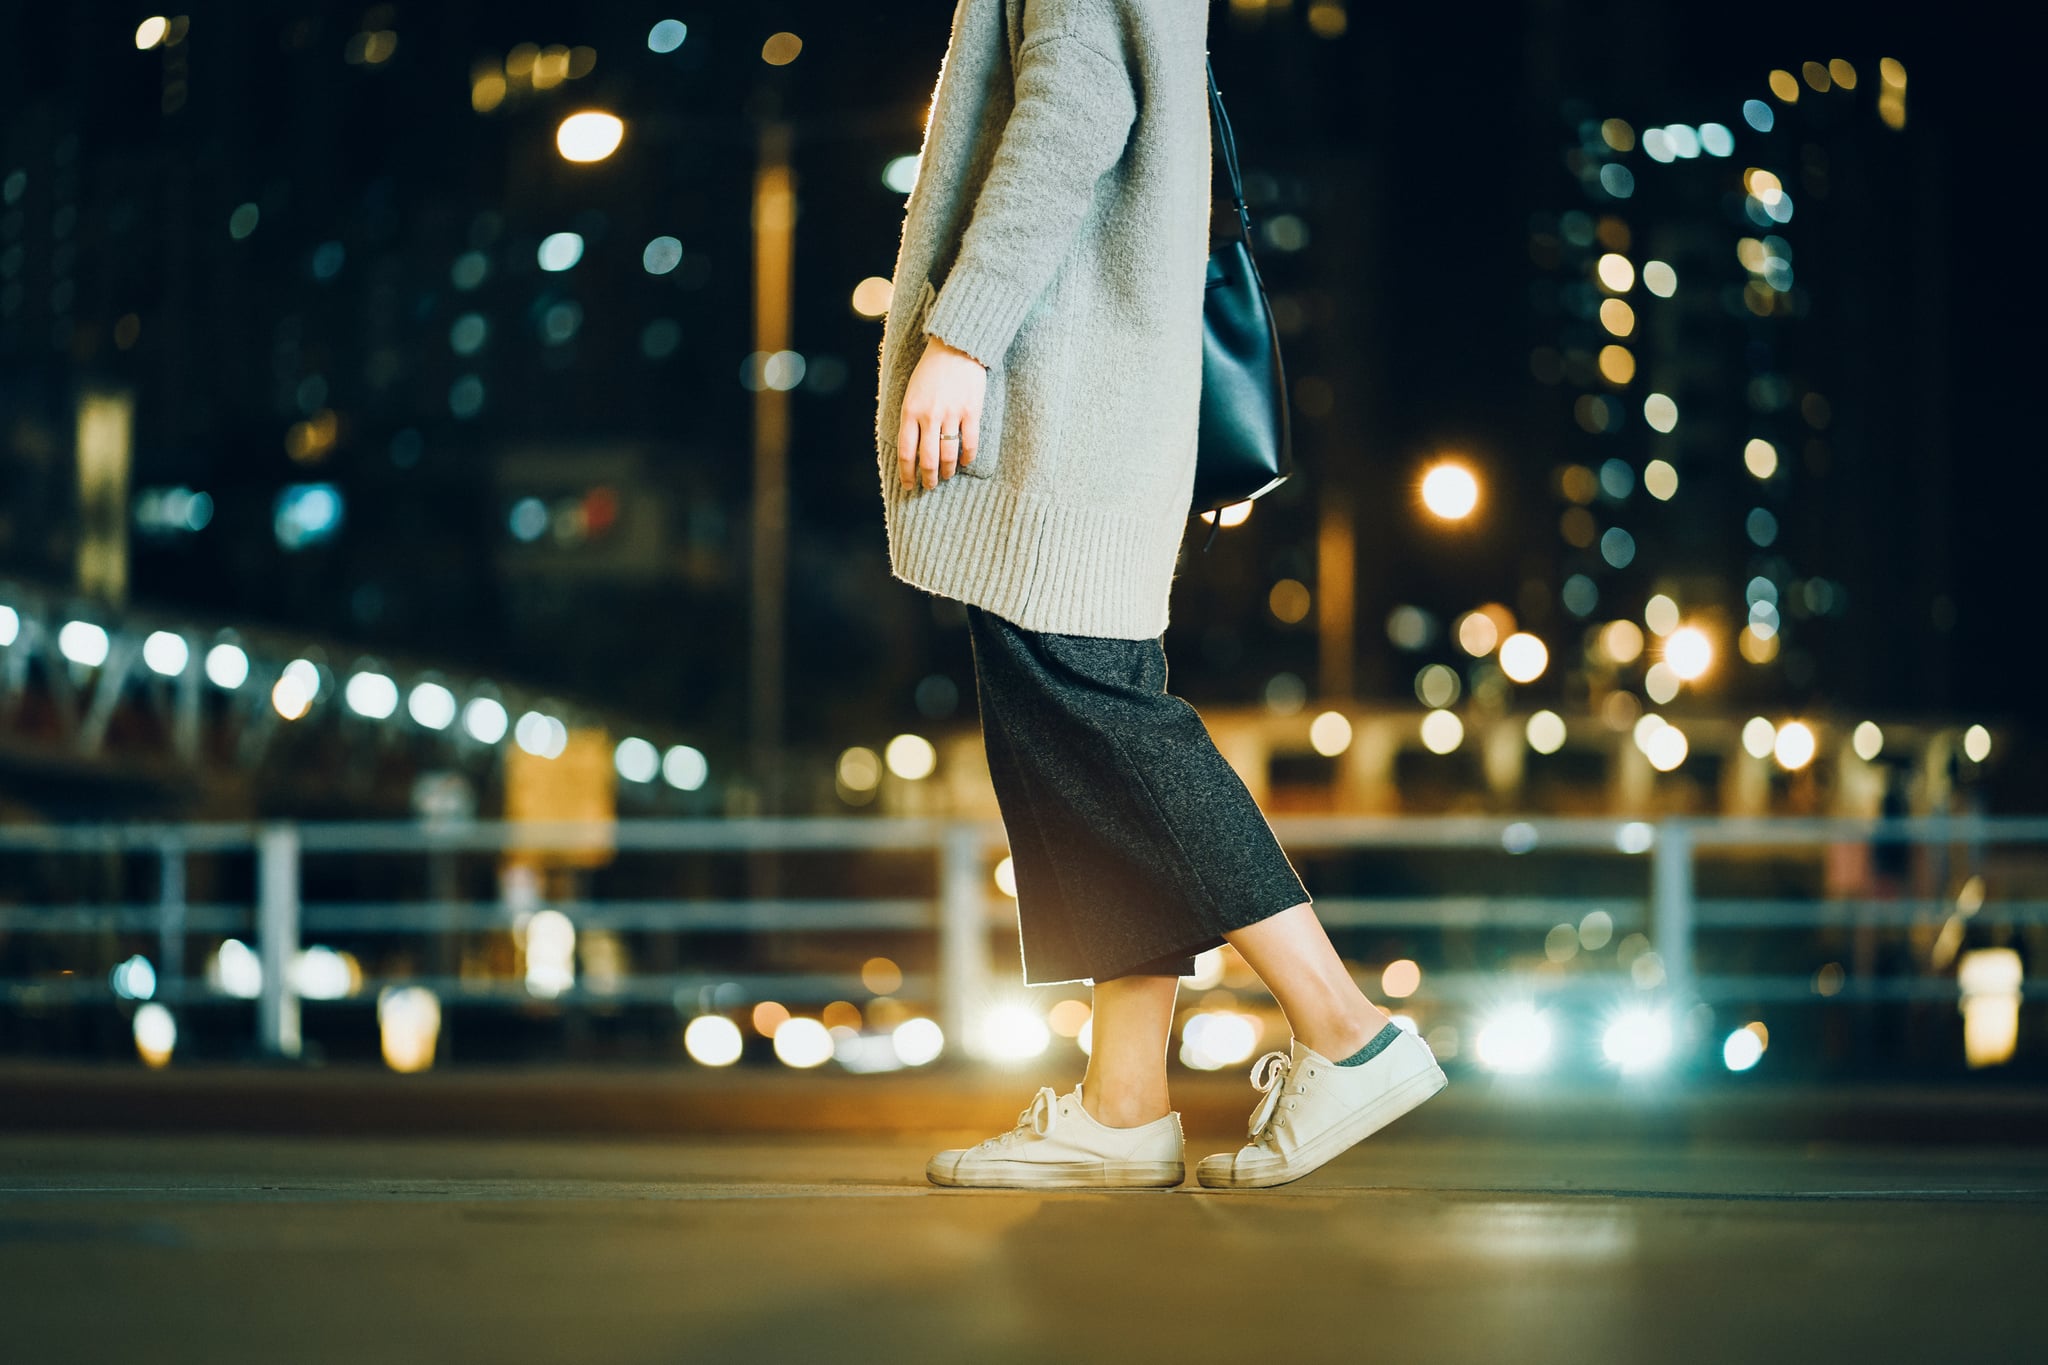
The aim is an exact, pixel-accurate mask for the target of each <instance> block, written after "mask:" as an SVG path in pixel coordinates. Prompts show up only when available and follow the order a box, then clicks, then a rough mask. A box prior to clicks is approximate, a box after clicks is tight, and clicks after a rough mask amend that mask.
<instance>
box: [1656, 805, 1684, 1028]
mask: <svg viewBox="0 0 2048 1365" xmlns="http://www.w3.org/2000/svg"><path fill="white" fill-rule="evenodd" d="M1692 853H1693V834H1692V826H1691V825H1689V824H1688V823H1686V822H1685V821H1684V820H1662V821H1659V822H1658V824H1657V837H1656V839H1655V841H1654V842H1653V843H1652V844H1651V846H1650V879H1651V890H1650V944H1651V946H1652V947H1653V948H1655V949H1656V952H1657V956H1658V958H1659V959H1660V960H1661V961H1662V962H1663V963H1664V983H1665V985H1666V986H1667V987H1668V988H1669V990H1670V992H1671V994H1672V996H1673V997H1674V998H1675V999H1677V1000H1678V1001H1679V1002H1680V1003H1681V1004H1684V1003H1689V1002H1690V1000H1691V998H1692V994H1693V965H1692V957H1693V954H1692V948H1693V943H1692V939H1693V894H1694V888H1693V859H1692Z"/></svg>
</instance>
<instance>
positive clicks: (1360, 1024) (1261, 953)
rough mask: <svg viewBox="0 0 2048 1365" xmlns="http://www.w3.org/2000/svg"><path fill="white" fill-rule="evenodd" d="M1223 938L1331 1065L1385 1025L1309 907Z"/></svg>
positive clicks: (1382, 1013) (1298, 1034)
mask: <svg viewBox="0 0 2048 1365" xmlns="http://www.w3.org/2000/svg"><path fill="white" fill-rule="evenodd" d="M1223 937H1224V939H1225V940H1226V941H1227V942H1228V943H1229V944H1230V945H1231V946H1232V947H1234V948H1236V949H1237V951H1238V952H1239V953H1241V954H1243V956H1244V960H1245V961H1246V962H1247V963H1249V964H1250V965H1251V969H1252V970H1253V971H1255V972H1257V973H1258V974H1259V979H1260V980H1261V981H1264V982H1265V983H1266V988H1267V989H1268V990H1270V991H1272V992H1273V998H1274V999H1275V1000H1278V1001H1279V1002H1280V1010H1281V1013H1283V1014H1285V1015H1286V1016H1287V1026H1288V1027H1289V1028H1291V1029H1292V1030H1294V1036H1295V1037H1296V1038H1299V1039H1300V1040H1301V1041H1302V1042H1303V1043H1305V1044H1306V1045H1308V1046H1309V1047H1312V1048H1314V1049H1315V1050H1316V1051H1317V1052H1320V1053H1321V1054H1322V1055H1323V1056H1325V1057H1328V1058H1329V1059H1330V1060H1331V1061H1333V1062H1337V1061H1342V1060H1343V1059H1344V1058H1346V1057H1349V1056H1350V1055H1351V1054H1352V1053H1354V1052H1356V1051H1358V1049H1360V1048H1362V1047H1364V1046H1365V1045H1366V1044H1367V1043H1368V1042H1370V1041H1371V1040H1372V1036H1373V1035H1374V1034H1375V1033H1378V1032H1379V1031H1380V1030H1381V1029H1382V1028H1384V1027H1385V1026H1386V1023H1387V1018H1388V1016H1387V1012H1386V1011H1385V1010H1383V1009H1381V1008H1380V1007H1379V1006H1377V1005H1375V1004H1373V1003H1372V1001H1370V1000H1368V999H1366V998H1365V993H1364V992H1363V991H1361V990H1359V989H1358V985H1357V983H1356V982H1354V981H1353V980H1352V979H1351V973H1349V972H1347V971H1346V970H1344V962H1343V959H1341V958H1339V957H1338V956H1337V950H1336V948H1335V947H1334V946H1332V945H1331V943H1330V936H1329V935H1328V934H1326V933H1324V932H1323V923H1322V921H1321V920H1319V919H1317V918H1316V913H1315V911H1314V909H1312V908H1311V907H1310V906H1309V905H1308V904H1306V903H1303V904H1301V905H1297V906H1295V907H1293V908H1292V909H1289V910H1282V911H1281V912H1280V913H1279V914H1277V915H1269V916H1267V917H1266V918H1265V919H1262V920H1260V921H1258V922H1257V923H1256V924H1248V925H1246V926H1245V927H1244V928H1242V929H1232V930H1230V931H1229V932H1228V933H1226V934H1224V935H1223Z"/></svg>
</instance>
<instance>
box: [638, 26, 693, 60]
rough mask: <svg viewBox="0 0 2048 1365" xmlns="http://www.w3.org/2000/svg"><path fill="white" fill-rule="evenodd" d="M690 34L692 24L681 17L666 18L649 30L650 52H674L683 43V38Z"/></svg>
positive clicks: (648, 42) (648, 48) (648, 47)
mask: <svg viewBox="0 0 2048 1365" xmlns="http://www.w3.org/2000/svg"><path fill="white" fill-rule="evenodd" d="M689 34H690V26H689V25H688V24H685V23H684V22H683V21H682V20H680V19H664V20H662V21H661V22H660V23H658V24H656V25H655V26H654V27H653V28H651V29H648V30H647V50H648V51H649V52H674V51H675V50H676V49H677V48H679V47H681V46H682V45H683V39H684V38H687V37H688V36H689Z"/></svg>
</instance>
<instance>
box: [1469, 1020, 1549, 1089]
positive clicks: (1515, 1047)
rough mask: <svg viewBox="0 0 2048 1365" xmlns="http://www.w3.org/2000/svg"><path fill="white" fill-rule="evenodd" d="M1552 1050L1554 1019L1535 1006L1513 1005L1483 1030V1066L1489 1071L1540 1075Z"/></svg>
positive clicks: (1485, 1024)
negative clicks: (1551, 1025) (1536, 1072)
mask: <svg viewBox="0 0 2048 1365" xmlns="http://www.w3.org/2000/svg"><path fill="white" fill-rule="evenodd" d="M1550 1048H1551V1028H1550V1018H1549V1016H1548V1015H1546V1014H1544V1013H1542V1012H1541V1011H1540V1010H1538V1009H1537V1008H1536V1007H1535V1006H1534V1005H1509V1006H1507V1007H1506V1008H1504V1009H1502V1010H1500V1011H1499V1012H1497V1013H1495V1014H1493V1015H1491V1016H1490V1017H1488V1018H1487V1019H1486V1021H1485V1022H1484V1023H1482V1024H1481V1025H1480V1026H1479V1064H1480V1065H1481V1066H1484V1067H1485V1068H1487V1070H1489V1071H1504V1072H1508V1073H1511V1074H1526V1073H1528V1072H1532V1071H1540V1070H1542V1069H1543V1067H1544V1066H1545V1065H1547V1064H1548V1063H1549V1061H1550Z"/></svg>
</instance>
